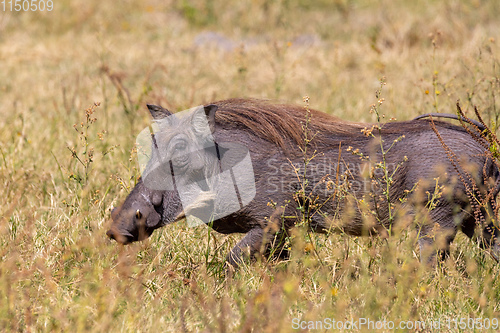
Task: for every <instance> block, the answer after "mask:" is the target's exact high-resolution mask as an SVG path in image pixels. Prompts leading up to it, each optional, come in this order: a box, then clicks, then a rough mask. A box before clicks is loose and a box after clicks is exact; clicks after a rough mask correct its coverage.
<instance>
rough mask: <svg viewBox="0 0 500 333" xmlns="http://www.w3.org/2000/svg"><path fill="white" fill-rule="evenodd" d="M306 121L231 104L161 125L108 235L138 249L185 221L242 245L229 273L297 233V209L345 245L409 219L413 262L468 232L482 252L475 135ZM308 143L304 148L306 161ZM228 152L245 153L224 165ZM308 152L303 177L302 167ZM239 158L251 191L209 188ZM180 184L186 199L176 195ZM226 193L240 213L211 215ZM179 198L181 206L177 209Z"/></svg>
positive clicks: (490, 204)
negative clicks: (340, 235)
mask: <svg viewBox="0 0 500 333" xmlns="http://www.w3.org/2000/svg"><path fill="white" fill-rule="evenodd" d="M148 108H149V110H150V112H151V114H152V116H153V118H154V119H155V120H156V121H157V122H159V123H160V124H161V122H162V120H163V119H167V118H169V117H170V116H171V113H170V112H169V111H167V110H166V109H163V108H162V107H159V106H154V105H148ZM307 112H309V113H308V114H309V118H308V120H307V121H306V110H305V109H304V108H303V107H298V106H290V105H277V104H271V103H268V102H265V101H260V100H248V99H231V100H225V101H220V102H216V103H213V104H210V105H207V106H205V107H201V108H200V109H199V110H198V111H197V112H195V113H193V114H191V115H189V116H186V117H183V118H182V117H179V118H176V117H174V118H171V119H170V120H168V121H167V123H168V130H161V126H162V125H160V130H158V131H157V133H155V134H154V135H153V140H152V144H151V145H152V146H153V153H152V155H151V160H150V162H149V164H148V166H147V167H146V168H145V172H144V173H143V175H142V178H141V179H139V181H138V183H137V185H136V186H135V188H134V189H133V190H132V192H131V193H130V194H129V195H128V197H127V198H126V199H125V202H124V203H123V205H122V206H121V207H118V208H115V209H114V210H113V212H112V214H111V216H112V220H113V222H112V225H111V228H110V230H109V231H108V232H107V235H108V236H109V237H111V238H113V239H115V240H117V241H118V242H120V243H123V244H126V243H130V242H134V241H138V240H143V239H145V238H147V237H149V236H150V235H151V234H152V232H153V231H154V230H155V229H157V228H160V227H162V226H164V225H166V224H169V223H172V222H175V221H177V220H180V219H183V218H185V217H186V216H188V215H189V216H192V217H194V218H198V219H199V220H202V221H203V222H204V223H207V224H209V225H210V227H212V228H213V229H214V230H216V231H218V232H220V233H224V234H229V233H246V235H245V236H244V237H243V238H242V239H241V240H240V241H239V242H238V243H237V244H236V246H235V247H234V248H233V249H232V250H231V251H230V253H229V254H228V256H227V262H228V263H229V264H230V265H231V266H233V267H236V266H237V265H238V264H239V263H240V262H241V260H243V259H244V258H248V257H253V256H255V255H257V254H259V253H265V252H266V253H268V252H267V251H268V250H269V248H270V246H271V244H272V243H273V242H274V241H275V240H276V239H277V238H276V236H282V235H286V234H287V232H288V231H289V230H290V229H291V228H292V227H293V226H294V224H296V223H297V221H298V218H297V217H294V216H296V215H298V214H299V213H298V212H299V211H300V210H298V209H297V207H298V206H300V207H302V210H301V211H302V212H303V213H306V214H308V216H307V218H308V220H309V226H310V228H311V229H312V230H313V231H316V232H330V231H342V232H345V233H347V234H350V235H355V236H360V235H371V234H387V233H388V231H389V230H390V228H391V227H392V223H393V222H394V221H396V222H397V221H398V219H395V216H396V215H397V214H399V212H404V215H405V216H418V218H417V220H419V221H417V222H419V223H420V224H419V226H420V230H419V246H420V250H421V253H424V252H425V251H427V250H429V252H428V253H436V250H437V251H439V252H440V253H441V255H442V256H443V255H445V254H446V253H447V251H448V250H449V245H450V243H451V242H452V241H453V239H454V237H455V235H456V233H457V231H458V230H461V231H462V232H464V233H465V234H466V235H467V236H468V237H470V238H473V236H474V234H475V229H478V228H476V226H477V225H478V224H481V226H480V229H481V232H480V233H479V237H474V238H479V239H481V244H482V245H485V246H489V245H491V243H494V241H495V238H496V237H495V236H496V234H497V228H496V227H495V226H494V225H493V223H492V218H491V217H492V216H493V211H496V209H495V208H496V207H495V205H494V201H495V198H496V195H497V193H498V184H499V171H498V168H497V166H496V164H495V163H494V161H493V160H492V158H490V157H489V156H490V155H488V153H487V152H486V150H487V149H486V148H485V147H487V144H486V143H485V142H483V141H482V139H481V138H480V136H479V135H477V136H476V137H475V138H474V137H473V136H472V135H471V134H470V133H468V132H467V131H466V130H465V129H464V128H463V127H460V126H456V125H452V124H450V123H446V122H440V121H434V122H432V121H431V120H427V119H426V120H412V121H403V122H389V123H385V124H383V125H382V126H381V129H380V130H379V129H378V127H373V124H362V123H354V122H347V121H343V120H340V119H338V118H335V117H332V116H330V115H327V114H325V113H322V112H319V111H315V110H309V111H307ZM452 117H455V116H452ZM432 124H434V125H432ZM306 125H307V128H306ZM476 125H480V124H477V123H476ZM477 130H478V129H477V127H476V128H475V129H471V131H475V132H477ZM307 133H308V135H309V138H311V137H312V139H311V140H310V141H307V149H308V151H304V148H305V147H306V146H305V144H304V135H305V134H307ZM380 137H381V138H382V140H383V141H381V140H380ZM381 142H382V144H381ZM231 145H236V146H238V147H243V148H244V149H243V150H244V151H243V153H241V154H239V155H240V156H239V157H237V158H236V159H235V160H234V161H232V162H231V161H230V162H227V161H226V162H224V161H225V158H226V157H225V156H226V154H227V155H231V153H230V151H231V148H230V147H231ZM228 147H229V148H228ZM299 147H301V149H299ZM382 147H383V151H384V152H385V154H382ZM313 151H315V152H316V156H315V157H314V158H312V159H311V160H310V161H309V162H308V163H307V167H305V162H304V156H305V155H307V154H309V157H310V156H311V154H312V152H313ZM155 152H156V153H155ZM245 152H248V153H249V156H250V159H251V163H250V166H249V170H251V179H250V178H248V177H247V178H245V179H246V180H245V181H247V182H248V183H249V182H250V181H251V182H253V183H252V184H250V185H249V184H247V185H248V186H246V187H245V186H242V185H241V184H240V183H241V182H240V181H239V180H238V179H237V178H238V177H235V176H234V175H233V173H231V175H232V176H231V177H232V178H228V179H231V180H232V182H229V183H224V186H221V185H220V184H219V183H217V182H216V181H214V179H216V178H217V177H219V176H218V175H222V174H223V173H224V172H226V171H227V170H229V169H231V170H232V169H234V168H232V167H233V166H235V165H237V164H238V163H239V161H242V160H243V157H242V156H243V155H244V154H245ZM308 152H309V153H308ZM236 155H238V154H236ZM227 159H228V158H226V160H227ZM233 159H234V158H233ZM224 163H226V164H227V163H229V164H227V165H229V166H227V165H226V167H225V166H224ZM231 172H233V171H231ZM226 173H227V172H226ZM163 179H168V181H163ZM239 182H240V183H239ZM182 184H184V185H185V186H187V187H189V186H190V188H196V190H192V191H191V190H189V191H187V193H188V194H186V193H185V192H186V191H184V192H183V191H181V190H180V189H179V187H180V186H184V185H182ZM227 184H230V186H228V185H227ZM387 184H388V185H389V191H387V188H386V187H387V186H386V185H387ZM417 184H418V185H417ZM233 185H234V186H233ZM441 186H442V187H441ZM235 189H236V192H238V189H239V193H238V195H237V200H236V201H235V202H236V203H239V206H237V207H236V208H234V207H233V209H232V210H227V209H226V210H225V211H224V212H223V213H220V211H221V210H220V209H219V210H218V207H220V206H223V205H224V204H225V203H226V202H227V201H228V200H230V199H231V198H230V197H229V196H224V193H225V192H228V193H229V192H231V193H234V192H235ZM253 189H254V192H253V193H250V194H249V195H246V194H248V193H249V192H252V190H253ZM245 191H246V192H245ZM181 192H182V193H181ZM243 192H245V193H246V194H245V193H243ZM433 193H434V194H435V195H434V196H433V195H432V194H433ZM189 195H191V198H190V200H188V201H183V199H182V198H181V197H182V196H189ZM245 195H246V198H247V199H245ZM221 197H222V199H220V198H221ZM217 198H219V199H217ZM478 201H481V202H480V203H478ZM363 207H364V208H363ZM426 208H427V209H426ZM422 212H423V213H422ZM398 216H399V215H398ZM210 217H212V218H210ZM422 221H427V222H426V223H422ZM430 249H432V251H430ZM429 258H434V255H433V254H429V257H428V258H427V259H426V260H428V259H429Z"/></svg>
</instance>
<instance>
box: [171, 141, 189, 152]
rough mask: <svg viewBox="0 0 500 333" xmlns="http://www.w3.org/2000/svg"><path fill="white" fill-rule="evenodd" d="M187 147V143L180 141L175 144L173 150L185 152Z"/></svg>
mask: <svg viewBox="0 0 500 333" xmlns="http://www.w3.org/2000/svg"><path fill="white" fill-rule="evenodd" d="M186 147H187V143H186V142H184V141H181V142H177V143H176V144H175V146H174V149H175V150H185V149H186Z"/></svg>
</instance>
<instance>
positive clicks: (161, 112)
mask: <svg viewBox="0 0 500 333" xmlns="http://www.w3.org/2000/svg"><path fill="white" fill-rule="evenodd" d="M147 106H148V109H149V112H151V116H152V117H153V119H155V120H158V119H163V118H165V117H168V116H171V115H172V113H171V112H170V111H168V110H167V109H164V108H162V107H161V106H158V105H153V104H147Z"/></svg>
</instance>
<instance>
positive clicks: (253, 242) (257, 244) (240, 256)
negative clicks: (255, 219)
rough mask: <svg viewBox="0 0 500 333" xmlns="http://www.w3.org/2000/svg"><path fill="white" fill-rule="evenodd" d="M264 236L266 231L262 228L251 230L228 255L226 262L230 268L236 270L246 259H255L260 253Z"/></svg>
mask: <svg viewBox="0 0 500 333" xmlns="http://www.w3.org/2000/svg"><path fill="white" fill-rule="evenodd" d="M263 236H264V230H262V229H261V228H254V229H252V230H250V231H249V232H248V233H247V234H246V235H245V237H243V238H242V239H241V240H240V241H239V242H238V243H237V244H236V246H235V247H234V248H233V249H232V250H231V252H229V254H228V255H227V257H226V262H227V264H228V265H229V267H230V268H233V269H235V268H236V267H238V266H239V265H240V264H241V263H242V262H243V261H244V260H245V259H249V258H253V257H255V256H256V255H257V254H258V253H260V251H261V248H262V245H263V244H262V240H263Z"/></svg>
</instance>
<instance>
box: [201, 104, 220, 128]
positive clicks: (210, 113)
mask: <svg viewBox="0 0 500 333" xmlns="http://www.w3.org/2000/svg"><path fill="white" fill-rule="evenodd" d="M218 108H219V107H218V106H217V105H214V104H210V105H207V106H205V107H204V109H205V115H206V116H207V120H208V125H209V126H210V132H212V133H213V132H214V131H215V111H217V109H218Z"/></svg>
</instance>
